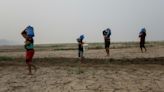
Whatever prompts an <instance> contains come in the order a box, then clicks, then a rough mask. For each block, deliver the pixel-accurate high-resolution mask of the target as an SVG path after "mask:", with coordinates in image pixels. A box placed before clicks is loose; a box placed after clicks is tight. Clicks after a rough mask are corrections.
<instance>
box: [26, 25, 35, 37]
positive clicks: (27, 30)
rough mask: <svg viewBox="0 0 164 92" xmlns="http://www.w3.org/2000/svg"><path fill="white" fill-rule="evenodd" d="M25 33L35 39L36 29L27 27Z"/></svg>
mask: <svg viewBox="0 0 164 92" xmlns="http://www.w3.org/2000/svg"><path fill="white" fill-rule="evenodd" d="M25 31H26V33H27V36H29V37H34V36H35V34H34V28H33V27H32V26H28V27H26V29H25Z"/></svg>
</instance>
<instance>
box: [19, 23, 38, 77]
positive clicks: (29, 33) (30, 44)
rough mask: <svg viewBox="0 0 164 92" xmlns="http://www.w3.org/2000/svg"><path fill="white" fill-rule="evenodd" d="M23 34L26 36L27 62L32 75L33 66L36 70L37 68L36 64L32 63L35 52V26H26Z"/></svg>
mask: <svg viewBox="0 0 164 92" xmlns="http://www.w3.org/2000/svg"><path fill="white" fill-rule="evenodd" d="M21 34H22V36H23V37H24V38H25V45H24V47H25V49H26V64H27V66H28V70H29V75H32V71H31V67H33V68H34V69H35V71H36V70H37V68H36V66H35V65H33V64H32V59H33V56H34V53H35V50H34V40H33V37H34V32H33V27H32V26H28V27H26V29H25V30H23V31H22V32H21Z"/></svg>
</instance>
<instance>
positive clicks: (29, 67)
mask: <svg viewBox="0 0 164 92" xmlns="http://www.w3.org/2000/svg"><path fill="white" fill-rule="evenodd" d="M28 70H29V73H28V74H29V75H32V72H31V65H30V64H28Z"/></svg>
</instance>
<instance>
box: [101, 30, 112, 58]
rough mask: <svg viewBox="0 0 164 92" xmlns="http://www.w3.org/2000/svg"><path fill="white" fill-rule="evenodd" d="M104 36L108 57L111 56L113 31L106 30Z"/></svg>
mask: <svg viewBox="0 0 164 92" xmlns="http://www.w3.org/2000/svg"><path fill="white" fill-rule="evenodd" d="M103 36H104V43H105V50H106V53H107V56H110V52H109V47H110V36H111V30H110V29H109V28H107V29H106V30H104V31H103Z"/></svg>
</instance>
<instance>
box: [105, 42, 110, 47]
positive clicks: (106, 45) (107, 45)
mask: <svg viewBox="0 0 164 92" xmlns="http://www.w3.org/2000/svg"><path fill="white" fill-rule="evenodd" d="M109 46H110V40H105V48H109Z"/></svg>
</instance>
